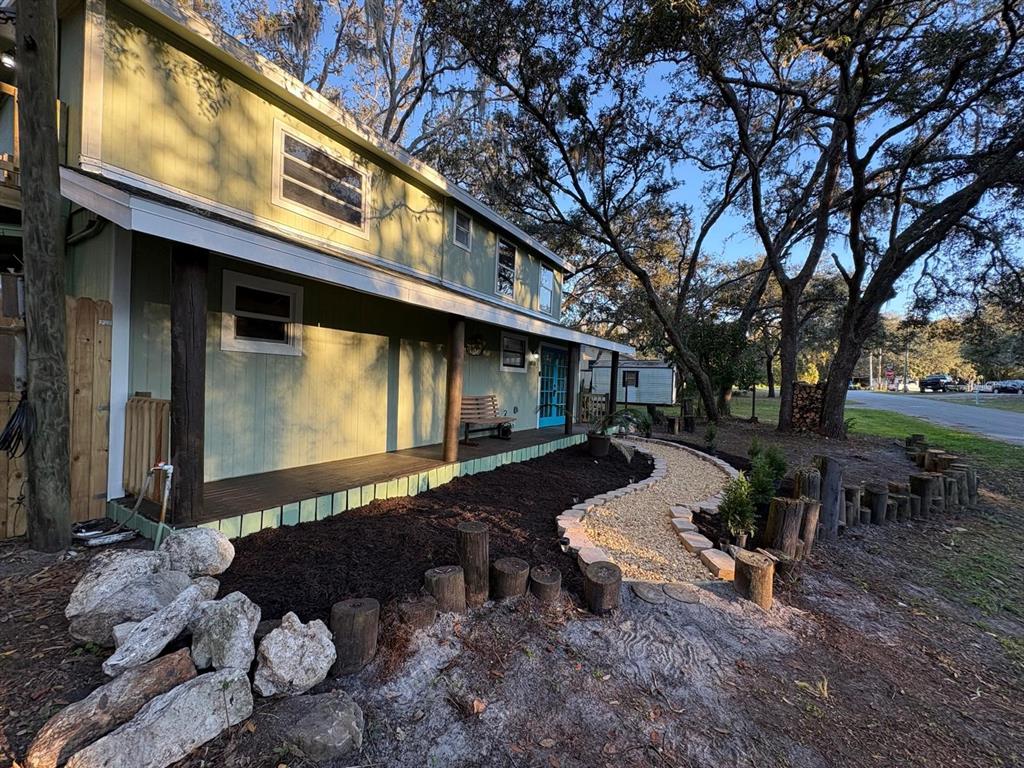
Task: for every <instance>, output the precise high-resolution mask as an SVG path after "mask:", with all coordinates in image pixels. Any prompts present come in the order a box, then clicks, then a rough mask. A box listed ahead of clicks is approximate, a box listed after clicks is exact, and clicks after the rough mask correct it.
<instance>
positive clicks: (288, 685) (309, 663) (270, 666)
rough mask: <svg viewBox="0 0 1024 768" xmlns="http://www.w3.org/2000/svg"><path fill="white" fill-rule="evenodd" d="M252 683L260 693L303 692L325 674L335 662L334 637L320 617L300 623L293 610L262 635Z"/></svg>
mask: <svg viewBox="0 0 1024 768" xmlns="http://www.w3.org/2000/svg"><path fill="white" fill-rule="evenodd" d="M256 655H257V659H258V661H259V666H258V667H257V668H256V677H255V678H254V680H253V687H254V688H255V689H256V692H257V693H259V694H261V695H263V696H274V695H276V694H279V693H283V694H296V693H305V692H306V691H308V690H309V689H310V688H312V687H313V686H314V685H316V684H317V683H319V682H321V681H323V679H324V678H325V677H327V672H328V671H329V670H330V668H331V665H332V664H333V663H334V659H335V656H336V654H335V650H334V641H333V639H332V638H331V633H330V630H328V629H327V627H326V626H325V625H324V623H323V622H322V621H320V620H319V619H314V620H313V621H311V622H309V624H303V623H302V622H301V621H299V617H298V616H296V615H295V614H294V613H291V612H288V613H286V614H285V615H284V616H283V617H282V618H281V626H280V627H278V628H277V629H275V630H274V631H273V632H271V633H270V634H269V635H267V636H266V637H265V638H263V642H262V643H260V647H259V651H258V652H257V654H256Z"/></svg>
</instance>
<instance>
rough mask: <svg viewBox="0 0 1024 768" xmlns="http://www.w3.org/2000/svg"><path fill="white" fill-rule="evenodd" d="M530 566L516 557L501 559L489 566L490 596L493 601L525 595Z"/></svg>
mask: <svg viewBox="0 0 1024 768" xmlns="http://www.w3.org/2000/svg"><path fill="white" fill-rule="evenodd" d="M529 580H530V564H529V563H528V562H526V561H525V560H522V559H521V558H518V557H502V558H499V559H497V560H495V561H494V563H493V564H492V565H491V594H493V595H494V599H495V600H501V599H504V598H507V597H519V596H521V595H525V594H526V588H527V585H528V582H529Z"/></svg>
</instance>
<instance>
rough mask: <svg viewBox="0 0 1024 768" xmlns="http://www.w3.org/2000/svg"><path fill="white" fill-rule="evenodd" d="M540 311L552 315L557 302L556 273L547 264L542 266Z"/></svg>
mask: <svg viewBox="0 0 1024 768" xmlns="http://www.w3.org/2000/svg"><path fill="white" fill-rule="evenodd" d="M539 293H540V311H541V312H543V313H544V314H547V315H550V314H551V312H552V311H553V310H554V304H555V273H554V271H553V270H551V269H548V268H547V267H545V266H541V268H540V291H539Z"/></svg>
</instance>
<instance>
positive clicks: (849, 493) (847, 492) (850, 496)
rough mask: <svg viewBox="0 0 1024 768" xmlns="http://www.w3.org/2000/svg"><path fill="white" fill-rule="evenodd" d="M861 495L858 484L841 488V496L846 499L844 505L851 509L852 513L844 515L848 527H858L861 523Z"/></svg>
mask: <svg viewBox="0 0 1024 768" xmlns="http://www.w3.org/2000/svg"><path fill="white" fill-rule="evenodd" d="M861 493H862V489H861V487H860V485H859V484H857V485H844V486H843V495H844V496H845V497H846V503H847V504H848V505H850V506H851V507H852V508H853V509H852V511H851V512H849V513H848V514H847V515H846V524H847V525H848V526H854V525H859V524H860V522H861V519H860V507H861Z"/></svg>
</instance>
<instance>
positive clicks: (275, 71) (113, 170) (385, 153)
mask: <svg viewBox="0 0 1024 768" xmlns="http://www.w3.org/2000/svg"><path fill="white" fill-rule="evenodd" d="M60 14H61V18H60V61H59V99H60V102H61V105H62V110H63V113H62V114H65V115H66V123H65V125H64V134H65V135H63V136H62V148H63V149H62V151H63V152H65V153H66V156H65V159H64V165H63V167H62V169H61V191H62V194H63V196H64V197H65V198H66V199H67V200H68V201H69V204H70V210H69V228H68V231H69V243H70V244H69V245H68V249H67V254H68V258H67V264H68V275H67V279H68V293H69V294H70V295H72V296H88V297H92V298H95V299H105V300H109V301H110V302H111V303H112V331H111V333H112V337H111V363H110V368H111V370H110V428H109V429H110V432H109V470H108V478H109V479H108V484H107V495H108V497H109V498H111V499H116V498H119V497H121V496H124V495H125V494H126V493H131V492H134V493H137V492H138V491H139V488H140V484H141V479H142V478H141V476H140V475H141V472H140V469H139V466H138V459H139V456H140V455H141V456H142V461H143V463H144V464H148V463H150V462H151V461H152V460H153V459H154V458H165V459H172V461H173V463H174V465H175V469H174V478H173V490H172V500H173V510H172V513H173V515H174V520H175V522H182V523H188V522H201V521H204V520H210V519H214V518H217V519H220V518H223V519H225V520H227V519H230V522H226V523H223V525H224V526H225V530H228V531H229V532H230V533H232V534H238V533H242V532H245V533H248V532H250V531H251V530H254V529H258V528H259V527H264V526H266V525H270V524H276V523H275V521H277V522H295V521H296V520H298V519H302V520H305V519H312V517H314V516H316V515H323V514H333V513H337V512H338V511H340V509H343V508H345V506H346V505H347V506H351V505H353V504H355V503H365V502H366V501H367V500H369V499H371V498H374V497H375V495H376V496H377V497H379V496H380V494H381V493H382V492H383V493H399V492H411V493H415V492H417V491H418V490H421V489H422V488H424V487H428V486H429V485H432V484H435V483H438V482H441V481H443V480H444V479H446V478H449V477H451V476H452V475H453V474H459V473H463V472H470V471H477V470H479V469H484V468H487V467H492V466H494V465H495V464H496V462H500V461H506V460H515V459H517V458H525V457H528V456H532V455H537V454H538V452H542V451H543V450H546V449H547V448H546V447H551V446H561V445H566V444H568V442H567V441H572V440H577V439H579V438H578V436H575V435H573V430H572V423H573V407H574V404H573V393H574V391H575V389H576V384H575V381H574V376H575V373H576V371H577V370H578V365H577V364H576V362H575V360H576V359H578V354H579V346H580V345H589V346H594V347H599V348H602V349H606V350H610V351H612V352H614V353H616V357H617V353H618V352H620V351H621V352H630V351H631V350H630V348H629V347H628V346H625V345H621V344H616V343H613V342H609V341H606V340H603V339H600V338H596V337H593V336H590V335H587V334H584V333H580V332H578V331H575V330H572V329H570V328H567V327H565V326H563V325H560V324H559V313H560V304H561V291H562V281H563V278H564V276H565V275H566V273H567V271H568V269H567V265H566V263H565V262H564V261H563V260H562V259H561V258H559V256H558V255H557V254H555V253H553V252H552V251H551V250H549V249H548V248H546V247H545V246H544V245H542V244H541V243H540V242H538V241H536V240H535V239H533V238H532V237H531V236H530V235H528V234H527V233H525V232H524V231H522V230H521V229H520V228H518V227H517V226H515V225H514V224H512V223H511V222H509V221H507V220H505V219H503V218H502V217H500V216H498V215H497V214H496V213H495V212H494V211H492V210H490V209H489V208H488V207H487V206H485V205H484V204H482V203H481V202H479V201H478V200H476V199H474V198H473V197H472V196H470V195H469V194H467V193H466V192H465V191H463V190H462V189H460V188H458V187H457V186H455V185H453V184H452V183H450V182H448V181H447V180H446V179H445V178H444V177H443V176H442V175H440V174H439V173H438V172H437V171H435V170H433V169H432V168H430V167H428V166H426V165H424V164H423V163H421V162H419V161H418V160H416V159H415V158H413V157H411V156H410V155H408V154H407V153H405V152H404V151H403V150H401V149H400V148H398V147H396V146H394V145H391V144H389V143H387V142H385V141H383V140H381V139H380V138H378V137H376V136H374V135H372V134H371V133H369V132H368V131H367V130H365V129H364V128H363V127H361V126H360V125H358V124H357V123H356V122H355V121H354V120H353V119H352V118H351V117H350V116H349V115H348V114H347V113H345V112H344V111H342V110H341V109H339V108H338V107H337V106H336V105H335V104H333V103H331V102H330V101H328V100H327V99H325V98H324V97H322V96H321V95H319V94H318V93H316V92H314V91H312V90H310V89H309V88H307V87H305V86H304V85H303V84H302V83H301V82H299V81H297V80H295V79H294V78H292V77H290V76H289V75H287V74H285V73H284V72H283V71H281V70H280V69H279V68H277V67H275V66H273V65H272V64H270V63H269V62H267V61H266V60H264V59H262V58H261V57H259V56H257V55H255V54H254V53H252V52H251V51H249V50H248V49H246V48H245V47H244V46H242V45H241V44H240V43H239V42H238V41H236V40H235V39H233V38H232V37H230V36H228V35H227V34H226V33H224V32H223V31H222V30H220V29H217V28H216V27H214V26H211V25H210V24H209V23H208V22H206V21H204V20H203V19H201V18H199V17H198V16H196V15H195V14H192V13H190V12H189V11H187V10H183V9H182V8H181V7H180V6H179V5H178V4H176V3H174V2H173V1H172V0H85V2H84V3H83V2H65V3H62V4H61V8H60ZM479 395H494V396H495V400H496V403H497V407H498V412H499V413H501V414H503V415H506V416H507V417H509V418H514V423H513V428H514V430H515V432H513V435H512V440H511V441H509V442H508V443H502V442H501V441H493V440H490V439H488V438H481V439H479V440H478V441H477V442H478V443H479V445H477V446H461V445H460V443H459V438H460V437H461V434H462V429H463V427H464V424H462V423H461V421H462V420H461V419H460V408H461V402H462V398H463V396H479ZM168 400H169V404H168V405H167V407H166V408H163V409H151V408H149V409H144V408H141V407H140V408H139V409H137V411H138V412H137V413H136V412H135V411H133V406H132V402H136V403H142V404H143V405H144V404H145V403H146V402H147V401H159V402H166V401H168ZM130 401H131V402H130ZM145 414H150V415H145ZM152 414H156V416H155V417H154V416H152ZM168 414H169V424H167V425H165V424H163V423H160V424H155V425H154V424H141V423H134V422H135V421H138V420H140V419H142V420H144V419H152V418H157V419H160V420H168ZM167 433H169V434H170V441H171V443H172V444H171V445H170V447H169V449H168V448H162V447H161V443H162V442H165V441H166V434H167ZM126 434H127V436H128V437H127V439H126ZM140 435H142V436H141V437H140ZM566 435H568V436H569V437H568V438H567V437H566ZM140 441H141V447H140ZM139 451H141V454H140V453H139ZM460 451H461V453H460ZM495 454H497V455H498V456H499V458H497V459H496V458H495ZM126 462H127V463H126ZM429 472H434V475H433V477H429V476H428V477H427V479H425V480H424V479H419V480H417V479H416V478H417V477H418V476H419V475H421V474H425V473H429ZM409 478H411V479H409ZM356 482H358V487H357V488H355V491H354V493H352V492H349V493H347V495H344V496H343V497H339V493H342V494H345V493H346V491H347V490H348V489H349V486H350V485H351V484H353V483H356ZM414 485H415V488H414V487H413V486H414ZM382 486H383V490H382ZM153 493H155V490H154V491H151V495H152V494H153ZM350 497H351V498H350ZM310 500H312V501H310ZM264 510H270V512H268V513H266V514H264ZM118 514H120V513H118ZM246 515H248V517H245V516H246ZM236 518H237V519H236ZM264 518H266V519H264Z"/></svg>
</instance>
